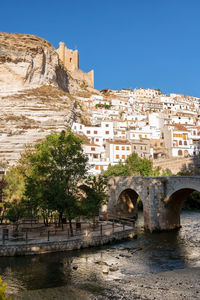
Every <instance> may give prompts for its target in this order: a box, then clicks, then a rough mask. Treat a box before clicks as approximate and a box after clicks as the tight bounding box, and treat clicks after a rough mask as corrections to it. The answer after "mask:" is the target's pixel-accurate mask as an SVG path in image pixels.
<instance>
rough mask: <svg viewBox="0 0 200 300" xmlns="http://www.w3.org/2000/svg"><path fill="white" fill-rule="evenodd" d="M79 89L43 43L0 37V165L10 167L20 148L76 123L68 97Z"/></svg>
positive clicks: (73, 103) (73, 105)
mask: <svg viewBox="0 0 200 300" xmlns="http://www.w3.org/2000/svg"><path fill="white" fill-rule="evenodd" d="M81 90H82V89H81V87H80V84H79V82H78V81H76V80H74V79H73V78H72V77H71V76H70V75H69V74H68V72H67V70H66V69H65V68H64V67H63V65H62V64H61V62H60V61H59V58H58V54H57V53H56V51H55V49H54V47H53V46H52V45H51V44H50V43H49V42H47V41H45V40H44V39H41V38H38V37H36V36H32V35H27V34H16V33H15V34H9V33H0V161H1V160H3V159H6V160H8V161H9V163H10V164H13V163H15V162H16V160H17V159H18V158H19V156H20V153H21V152H22V151H23V150H24V146H25V145H26V144H34V143H35V142H36V141H38V140H40V139H42V138H44V137H45V136H46V135H47V134H49V133H50V132H51V131H55V130H57V131H60V130H62V129H66V128H67V127H68V126H71V125H72V122H73V121H79V120H80V117H81V114H82V111H81V109H80V107H79V105H78V104H77V101H76V97H74V96H72V94H74V93H77V92H80V91H81Z"/></svg>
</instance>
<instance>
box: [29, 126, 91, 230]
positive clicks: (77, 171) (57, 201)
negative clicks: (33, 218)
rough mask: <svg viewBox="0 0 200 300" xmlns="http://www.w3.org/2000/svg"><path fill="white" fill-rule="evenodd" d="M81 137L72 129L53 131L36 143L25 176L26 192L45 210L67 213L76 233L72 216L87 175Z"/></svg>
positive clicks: (35, 203)
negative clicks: (43, 139)
mask: <svg viewBox="0 0 200 300" xmlns="http://www.w3.org/2000/svg"><path fill="white" fill-rule="evenodd" d="M81 144H82V139H80V138H78V137H76V136H75V135H74V134H73V133H72V132H71V130H68V131H67V132H65V131H62V132H61V133H59V134H57V133H52V134H51V135H49V136H47V137H46V139H45V141H43V142H41V143H39V144H37V145H36V146H35V152H34V153H32V154H31V155H30V157H29V161H30V173H29V175H28V176H26V180H25V184H26V196H27V198H28V199H29V200H30V202H32V203H34V205H36V206H39V207H40V208H41V209H42V211H43V212H44V210H45V209H46V210H47V211H48V212H51V211H55V210H57V211H58V213H59V219H60V220H62V217H63V215H64V214H65V215H66V216H67V218H68V220H69V224H70V230H71V234H72V235H73V229H72V223H71V221H72V219H73V218H75V217H76V216H77V214H78V212H79V201H80V197H81V192H80V185H81V183H82V182H83V181H84V179H85V177H86V171H87V167H86V164H87V160H88V158H87V157H86V156H85V155H84V154H83V150H82V147H81Z"/></svg>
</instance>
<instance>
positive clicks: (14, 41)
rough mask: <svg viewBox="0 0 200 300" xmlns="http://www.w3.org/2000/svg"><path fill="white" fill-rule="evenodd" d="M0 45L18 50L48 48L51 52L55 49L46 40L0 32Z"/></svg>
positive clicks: (27, 35) (34, 36) (33, 36)
mask: <svg viewBox="0 0 200 300" xmlns="http://www.w3.org/2000/svg"><path fill="white" fill-rule="evenodd" d="M0 44H1V45H3V46H4V47H5V48H14V47H17V49H19V50H20V48H24V47H28V48H29V50H31V49H32V50H34V49H36V48H38V47H44V46H45V47H50V48H51V49H52V50H55V48H54V47H53V46H52V44H51V43H50V42H48V41H47V40H45V39H43V38H40V37H38V36H36V35H30V34H22V33H7V32H0Z"/></svg>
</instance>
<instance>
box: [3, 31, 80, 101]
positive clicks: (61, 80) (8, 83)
mask: <svg viewBox="0 0 200 300" xmlns="http://www.w3.org/2000/svg"><path fill="white" fill-rule="evenodd" d="M44 84H45V85H46V84H48V85H54V86H56V87H58V88H60V89H62V90H64V91H66V92H69V93H74V92H76V91H77V90H80V89H81V88H80V84H79V82H78V81H76V80H74V79H73V78H72V77H71V76H70V75H69V73H68V72H67V70H66V69H65V68H64V66H63V65H62V63H61V62H60V60H59V57H58V54H57V52H56V50H55V48H54V47H53V46H52V45H51V44H50V43H49V42H48V41H46V40H44V39H42V38H39V37H37V36H34V35H28V34H19V33H14V34H11V33H3V32H2V33H0V94H1V95H2V96H3V95H6V94H8V93H13V92H17V91H19V90H23V89H29V88H35V87H38V86H41V85H44Z"/></svg>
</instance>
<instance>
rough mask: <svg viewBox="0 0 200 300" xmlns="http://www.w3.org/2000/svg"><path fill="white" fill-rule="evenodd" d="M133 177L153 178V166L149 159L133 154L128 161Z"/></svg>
mask: <svg viewBox="0 0 200 300" xmlns="http://www.w3.org/2000/svg"><path fill="white" fill-rule="evenodd" d="M126 164H127V166H128V168H129V171H130V175H131V176H152V173H153V164H152V162H151V161H150V160H149V159H147V158H140V157H139V156H138V155H137V153H135V152H133V153H132V154H131V155H130V156H129V158H128V159H127V160H126Z"/></svg>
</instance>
